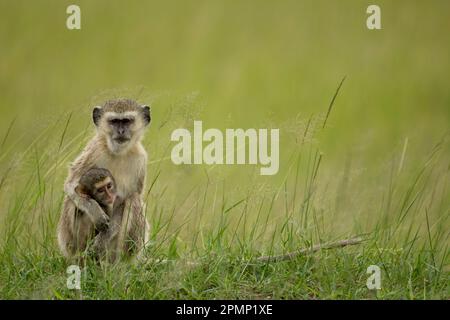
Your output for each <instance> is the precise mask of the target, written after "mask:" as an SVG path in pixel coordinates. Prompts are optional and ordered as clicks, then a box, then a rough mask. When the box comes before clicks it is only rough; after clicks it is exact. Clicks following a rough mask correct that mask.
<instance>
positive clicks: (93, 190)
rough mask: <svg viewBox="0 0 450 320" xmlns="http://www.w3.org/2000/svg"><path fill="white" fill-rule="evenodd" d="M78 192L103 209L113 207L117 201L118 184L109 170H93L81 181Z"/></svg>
mask: <svg viewBox="0 0 450 320" xmlns="http://www.w3.org/2000/svg"><path fill="white" fill-rule="evenodd" d="M78 191H79V193H80V194H81V195H85V196H88V197H90V198H92V199H94V200H95V201H97V202H98V204H99V205H100V206H102V207H112V206H113V204H114V201H115V200H116V183H115V181H114V178H113V176H112V175H111V173H110V172H109V170H106V169H102V168H92V169H90V170H88V171H87V172H86V173H85V174H84V175H83V176H82V177H81V179H80V183H79V186H78Z"/></svg>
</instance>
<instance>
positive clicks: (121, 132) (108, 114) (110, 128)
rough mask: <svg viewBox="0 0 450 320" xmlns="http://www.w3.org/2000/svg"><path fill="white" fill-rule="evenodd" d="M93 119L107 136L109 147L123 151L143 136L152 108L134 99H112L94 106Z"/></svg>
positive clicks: (114, 150)
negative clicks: (141, 104) (103, 104)
mask: <svg viewBox="0 0 450 320" xmlns="http://www.w3.org/2000/svg"><path fill="white" fill-rule="evenodd" d="M93 120H94V123H95V125H96V126H97V130H98V132H100V133H101V134H103V135H104V136H105V137H106V140H107V144H108V148H109V149H110V150H111V151H112V152H113V153H122V152H124V151H126V150H128V147H130V146H133V145H134V144H135V143H136V142H137V141H139V140H140V139H141V138H142V135H143V131H144V129H145V127H146V126H147V125H148V124H149V123H150V108H149V107H148V106H140V105H138V104H137V103H136V102H134V101H132V100H118V101H110V102H108V103H107V104H105V106H104V107H102V108H100V107H96V108H94V111H93Z"/></svg>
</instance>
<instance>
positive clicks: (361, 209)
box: [0, 1, 450, 299]
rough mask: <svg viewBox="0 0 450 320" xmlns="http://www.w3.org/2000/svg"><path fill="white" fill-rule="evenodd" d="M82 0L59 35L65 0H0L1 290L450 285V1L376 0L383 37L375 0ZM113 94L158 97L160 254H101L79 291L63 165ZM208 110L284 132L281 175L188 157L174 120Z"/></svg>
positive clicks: (346, 292)
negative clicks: (374, 273)
mask: <svg viewBox="0 0 450 320" xmlns="http://www.w3.org/2000/svg"><path fill="white" fill-rule="evenodd" d="M79 3H80V6H81V9H82V19H83V20H82V30H80V31H68V30H67V29H65V18H66V14H65V8H66V6H67V5H68V4H70V3H69V2H67V3H65V2H64V1H43V2H41V3H39V5H38V4H37V3H36V4H34V3H30V2H29V1H3V2H2V3H1V4H0V12H1V13H0V18H1V19H0V39H1V42H2V48H1V49H0V58H1V59H0V88H1V92H2V95H1V97H0V115H1V117H0V203H1V204H2V205H1V208H0V245H1V247H0V265H1V268H0V298H3V299H13V298H44V299H120V298H123V299H142V298H148V299H153V298H157V299H161V298H167V299H172V298H194V299H205V298H230V299H233V298H236V299H237V298H239V299H242V298H255V299H273V298H274V299H279V298H282V299H298V298H300V299H330V298H336V299H366V298H381V299H396V298H400V299H432V298H437V299H448V298H449V297H450V291H449V289H450V288H449V283H450V275H449V271H450V270H449V267H450V261H449V255H448V253H449V229H450V228H449V227H450V221H449V219H450V218H449V216H450V215H449V213H450V191H449V181H450V180H449V164H450V137H449V131H448V124H449V120H450V113H449V110H450V108H449V107H448V106H449V105H450V94H449V91H448V87H449V85H450V81H449V79H448V74H447V70H449V68H450V65H449V64H450V63H449V60H448V56H449V53H450V52H449V51H450V50H449V44H448V41H447V35H446V34H445V32H444V30H448V28H449V24H450V22H449V21H450V19H449V12H450V10H449V9H450V7H449V3H447V2H446V1H433V2H430V3H424V2H420V1H396V2H395V3H392V2H391V1H379V5H380V6H381V8H382V19H383V20H382V25H383V30H381V31H369V30H367V29H366V28H365V18H366V14H365V8H366V6H367V5H368V4H364V3H363V2H361V1H346V2H345V4H344V3H338V2H335V3H332V2H331V1H302V2H300V1H286V2H283V3H282V4H276V5H275V4H273V3H272V4H269V3H261V2H260V1H258V2H256V1H248V2H242V3H239V4H237V3H231V2H219V1H217V2H214V1H195V2H192V3H190V4H187V3H177V2H170V1H169V2H152V3H150V2H144V1H130V2H128V3H127V6H126V7H125V5H124V4H123V2H119V1H96V2H93V1H80V2H79ZM345 75H346V76H347V77H346V80H345V82H344V84H343V86H342V88H341V91H340V92H339V95H338V96H337V98H336V101H335V103H334V105H333V108H332V109H331V112H330V113H329V115H328V116H327V114H328V110H329V109H328V107H329V103H330V101H331V99H332V96H333V94H334V92H335V90H336V87H337V85H338V84H339V82H340V80H341V79H342V78H343V76H345ZM118 96H129V97H132V98H136V99H138V100H139V101H141V102H145V103H151V104H152V106H153V109H152V112H153V117H152V118H153V122H152V124H151V127H150V128H149V130H148V132H147V135H146V138H145V140H144V145H145V147H146V149H147V150H148V152H149V166H148V177H147V186H146V190H145V201H146V203H147V212H146V214H147V218H148V220H149V221H150V222H151V226H152V237H151V238H152V243H151V246H150V248H149V250H148V252H147V253H146V257H147V258H148V261H147V262H146V263H144V264H138V265H133V264H130V263H119V264H116V265H112V266H111V265H110V266H102V267H99V266H95V265H93V264H89V265H88V266H87V268H86V269H85V270H84V271H83V275H82V283H81V286H82V290H81V291H77V290H69V289H68V288H67V286H66V279H67V274H66V268H67V262H66V261H64V259H63V258H62V257H61V255H60V254H59V252H58V249H57V245H56V235H55V230H56V223H57V221H58V218H59V212H60V208H61V203H62V197H63V191H62V185H63V181H64V178H65V176H66V174H67V165H68V163H69V162H70V161H71V160H72V159H74V158H75V156H76V155H77V154H78V152H79V151H80V150H81V149H82V148H83V146H84V144H85V143H86V141H87V140H88V139H89V138H90V137H91V136H92V134H93V126H92V124H91V123H90V111H91V107H92V106H93V105H96V104H99V103H101V102H102V101H104V100H105V99H107V98H111V97H118ZM194 120H203V126H204V128H211V127H213V128H219V129H225V128H239V127H242V128H280V152H281V154H280V171H279V173H278V174H277V175H275V176H260V175H259V167H256V166H251V165H245V166H175V165H174V164H172V162H171V161H170V159H169V158H168V156H169V155H170V151H171V147H172V146H173V144H171V143H170V139H169V138H170V133H171V132H172V130H174V129H175V128H179V127H187V128H192V126H193V121H194ZM324 124H325V125H324ZM359 234H363V235H364V238H365V239H366V241H365V242H363V243H362V244H359V245H356V246H351V247H346V248H340V249H333V250H327V251H325V250H324V251H320V252H316V253H314V254H311V255H307V256H299V257H297V258H295V259H293V260H291V261H286V262H278V263H272V262H271V263H263V262H258V261H255V258H256V257H258V256H261V255H268V254H269V255H270V254H282V253H286V252H290V251H293V250H296V249H298V248H308V247H310V246H312V245H315V244H319V243H324V242H328V241H334V240H338V239H343V238H348V237H351V236H353V235H359ZM160 260H164V261H165V262H158V261H160ZM370 265H377V266H379V267H380V269H381V289H380V290H376V291H373V290H368V289H367V287H366V280H367V278H368V277H369V274H367V273H366V270H367V268H368V267H369V266H370Z"/></svg>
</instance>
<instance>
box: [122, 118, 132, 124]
mask: <svg viewBox="0 0 450 320" xmlns="http://www.w3.org/2000/svg"><path fill="white" fill-rule="evenodd" d="M133 122H134V119H133V118H125V119H122V123H123V124H132V123H133Z"/></svg>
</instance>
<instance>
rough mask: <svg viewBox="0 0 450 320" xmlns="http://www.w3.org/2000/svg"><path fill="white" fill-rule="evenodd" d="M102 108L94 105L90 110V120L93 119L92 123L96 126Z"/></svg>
mask: <svg viewBox="0 0 450 320" xmlns="http://www.w3.org/2000/svg"><path fill="white" fill-rule="evenodd" d="M102 114H103V110H102V108H101V107H99V106H97V107H94V110H92V120H93V121H94V124H95V125H96V126H98V123H99V122H100V118H101V117H102Z"/></svg>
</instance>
